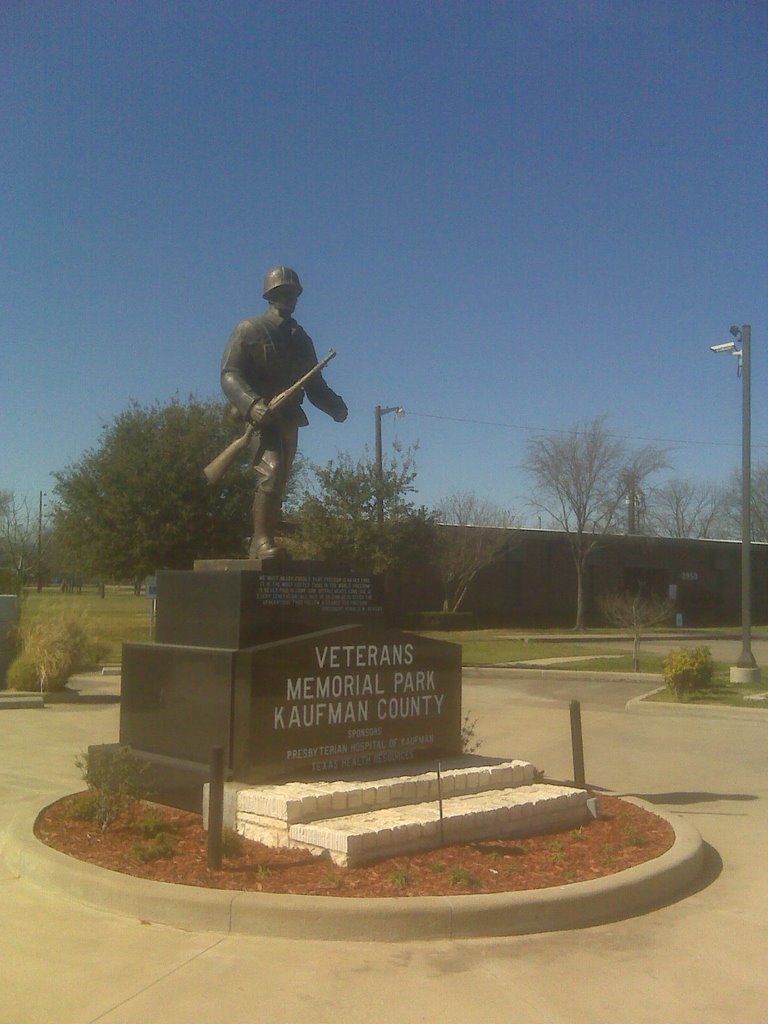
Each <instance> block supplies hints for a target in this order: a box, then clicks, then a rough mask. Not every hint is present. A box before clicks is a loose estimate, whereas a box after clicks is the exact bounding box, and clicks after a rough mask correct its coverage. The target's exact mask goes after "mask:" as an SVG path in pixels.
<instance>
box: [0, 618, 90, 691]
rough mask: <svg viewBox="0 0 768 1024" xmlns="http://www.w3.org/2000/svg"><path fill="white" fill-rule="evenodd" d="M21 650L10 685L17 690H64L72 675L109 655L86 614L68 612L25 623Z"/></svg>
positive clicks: (19, 631)
mask: <svg viewBox="0 0 768 1024" xmlns="http://www.w3.org/2000/svg"><path fill="white" fill-rule="evenodd" d="M18 636H19V646H20V648H21V653H20V654H19V655H18V656H17V658H16V659H15V660H14V661H13V662H12V663H11V666H10V668H9V670H8V680H7V685H8V687H9V688H10V689H13V690H39V691H40V692H42V693H50V692H52V691H55V690H63V689H64V687H65V686H66V685H67V680H68V679H69V677H70V676H71V675H72V674H73V673H75V672H77V671H79V670H81V669H84V668H87V667H88V666H90V665H94V664H97V663H98V662H99V661H101V660H102V659H103V657H104V654H105V648H104V646H103V644H100V643H99V642H98V641H96V640H95V639H94V637H93V634H92V632H91V629H90V627H89V625H88V622H87V620H86V618H85V617H84V616H83V615H78V614H73V613H72V612H66V613H64V614H62V615H59V616H57V617H56V618H54V619H49V620H46V621H42V622H32V623H30V624H29V625H22V626H20V627H19V630H18Z"/></svg>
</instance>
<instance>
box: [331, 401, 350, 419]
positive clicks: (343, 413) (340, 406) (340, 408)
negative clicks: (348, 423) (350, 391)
mask: <svg viewBox="0 0 768 1024" xmlns="http://www.w3.org/2000/svg"><path fill="white" fill-rule="evenodd" d="M348 415H349V409H347V404H346V402H345V401H344V399H343V398H340V399H339V401H338V403H337V404H336V406H335V408H334V409H333V411H332V412H331V416H333V418H334V419H335V420H336V422H337V423H343V422H344V420H345V419H346V418H347V416H348Z"/></svg>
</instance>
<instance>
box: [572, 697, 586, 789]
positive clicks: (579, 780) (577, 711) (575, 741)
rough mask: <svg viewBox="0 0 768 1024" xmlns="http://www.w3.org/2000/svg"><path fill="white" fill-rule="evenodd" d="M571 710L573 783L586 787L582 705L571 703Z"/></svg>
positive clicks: (575, 701)
mask: <svg viewBox="0 0 768 1024" xmlns="http://www.w3.org/2000/svg"><path fill="white" fill-rule="evenodd" d="M570 710H571V747H572V748H573V781H574V783H575V784H576V785H577V786H585V785H586V777H585V774H584V741H583V739H582V735H581V704H580V703H579V702H578V701H577V700H572V701H571V703H570Z"/></svg>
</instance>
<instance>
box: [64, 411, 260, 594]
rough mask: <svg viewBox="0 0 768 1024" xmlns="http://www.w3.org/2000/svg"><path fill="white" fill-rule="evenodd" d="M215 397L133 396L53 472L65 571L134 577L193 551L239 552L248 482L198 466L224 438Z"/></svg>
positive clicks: (227, 430)
mask: <svg viewBox="0 0 768 1024" xmlns="http://www.w3.org/2000/svg"><path fill="white" fill-rule="evenodd" d="M233 434H234V425H233V423H232V421H231V420H230V419H229V416H228V414H227V411H226V407H225V406H223V405H222V404H221V403H219V402H213V401H201V400H199V399H196V398H194V397H190V398H188V399H187V401H186V402H181V401H178V400H176V399H174V400H173V401H171V402H169V403H168V404H166V405H161V404H159V403H156V404H154V405H151V406H142V405H139V404H138V403H136V402H133V403H132V404H131V405H130V406H129V408H128V409H126V410H125V411H124V412H122V413H120V414H119V415H118V416H117V417H116V418H115V420H114V421H113V422H112V423H111V424H109V425H107V426H105V427H104V429H103V433H102V437H101V441H100V443H99V445H98V446H97V447H96V448H93V449H91V450H89V451H87V452H86V453H85V454H84V455H83V456H82V458H81V459H80V460H79V461H78V462H77V463H75V464H74V465H73V466H70V467H69V468H67V469H65V470H63V471H62V472H60V473H56V474H54V475H55V478H56V488H55V490H56V494H57V497H58V507H57V510H56V513H55V527H56V532H57V537H58V542H59V546H60V550H61V551H62V558H63V559H64V562H65V566H66V567H67V568H68V569H69V570H70V571H77V572H79V573H93V574H96V575H99V576H107V577H112V578H117V579H132V580H134V581H136V582H138V581H140V580H141V579H142V578H143V577H144V576H146V575H148V574H151V573H153V572H154V571H155V570H156V569H158V568H171V569H188V568H191V567H192V562H193V561H194V559H195V558H206V557H239V556H241V555H242V553H243V547H244V534H245V533H246V532H247V530H248V523H249V506H250V502H251V498H252V489H253V483H252V480H251V479H250V474H249V472H248V470H247V469H246V468H244V467H242V466H233V467H232V468H231V469H230V470H229V472H228V474H227V475H226V476H225V478H224V479H223V480H222V482H221V484H220V485H219V486H218V487H215V488H211V487H208V485H207V484H206V482H205V479H204V477H203V473H202V469H203V466H205V465H206V464H207V463H208V462H209V461H210V460H211V459H212V458H213V456H214V455H216V454H217V453H218V451H219V450H221V449H222V448H224V447H225V446H226V445H227V444H228V442H229V441H231V440H232V436H233Z"/></svg>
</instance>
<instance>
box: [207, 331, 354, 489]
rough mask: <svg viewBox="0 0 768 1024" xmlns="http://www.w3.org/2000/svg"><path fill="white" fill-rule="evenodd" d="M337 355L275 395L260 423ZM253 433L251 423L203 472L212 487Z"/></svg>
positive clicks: (321, 361)
mask: <svg viewBox="0 0 768 1024" xmlns="http://www.w3.org/2000/svg"><path fill="white" fill-rule="evenodd" d="M335 355H336V353H335V351H334V350H333V349H329V351H328V355H327V356H326V357H325V358H324V359H321V360H320V362H319V363H316V364H315V365H314V366H313V367H312V369H311V370H309V371H308V372H307V373H305V374H304V376H303V377H299V379H298V380H297V381H296V383H295V384H291V386H290V387H288V388H286V389H285V391H281V392H280V394H279V395H275V396H274V398H270V400H269V402H268V403H267V408H266V410H265V412H264V415H263V416H262V418H261V421H260V422H261V423H268V422H269V420H270V419H271V418H272V416H273V415H274V414H275V413H276V412H277V410H278V409H279V408H280V406H282V405H284V404H285V403H286V402H287V401H288V399H289V398H292V397H293V396H294V395H295V394H296V392H297V391H299V390H301V388H303V387H304V385H305V384H306V383H307V381H308V380H311V379H312V377H314V376H315V374H316V373H320V371H321V370H322V369H323V368H324V367H325V366H327V365H328V363H330V361H331V360H332V359H333V357H334V356H335ZM253 431H254V425H253V423H249V424H248V426H247V427H246V428H245V433H244V434H243V435H242V436H241V437H236V438H235V440H234V441H233V442H232V443H231V444H229V445H227V447H226V448H225V449H224V451H223V452H219V454H218V455H217V456H216V458H215V459H213V460H212V461H211V462H209V463H208V465H207V466H206V467H205V469H204V470H203V473H204V475H205V479H206V480H207V481H208V483H209V484H211V486H213V485H214V484H217V483H218V482H219V480H221V478H222V477H223V476H224V474H225V473H226V471H227V470H228V469H229V467H230V466H231V465H232V463H233V462H234V461H235V459H236V457H237V455H238V454H239V453H240V452H241V451H242V450H243V448H245V447H246V445H247V444H248V442H249V441H250V439H251V435H252V434H253Z"/></svg>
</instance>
